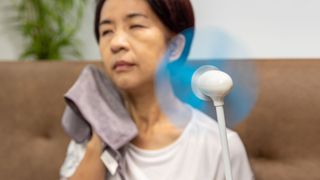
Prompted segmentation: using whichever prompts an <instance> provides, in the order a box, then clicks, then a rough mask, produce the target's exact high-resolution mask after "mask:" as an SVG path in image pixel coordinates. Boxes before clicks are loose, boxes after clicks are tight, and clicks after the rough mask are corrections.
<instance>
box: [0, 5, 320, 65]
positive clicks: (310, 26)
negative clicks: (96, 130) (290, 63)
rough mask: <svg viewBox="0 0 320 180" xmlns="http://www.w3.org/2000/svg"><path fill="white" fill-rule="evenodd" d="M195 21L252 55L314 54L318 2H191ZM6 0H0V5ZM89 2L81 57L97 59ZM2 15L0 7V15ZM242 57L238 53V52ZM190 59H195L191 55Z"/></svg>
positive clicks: (13, 43) (7, 44) (3, 36)
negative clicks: (213, 28) (227, 37)
mask: <svg viewBox="0 0 320 180" xmlns="http://www.w3.org/2000/svg"><path fill="white" fill-rule="evenodd" d="M191 1H192V2H193V4H194V8H195V11H196V16H197V25H198V27H199V29H200V31H198V32H201V29H202V28H203V27H208V26H210V27H217V28H219V29H220V30H222V31H223V32H225V33H227V34H228V35H230V37H232V38H233V40H235V41H237V42H238V43H239V44H240V45H241V46H242V47H244V48H245V49H247V53H244V54H242V56H245V57H246V56H247V57H251V58H319V57H320V11H319V7H320V1H319V0H191ZM6 2H8V1H4V0H0V5H3V4H5V3H6ZM93 13H94V5H93V1H92V3H91V4H90V5H89V6H88V8H87V14H86V17H85V21H84V24H83V26H82V29H81V30H80V33H79V37H81V39H83V43H84V44H83V51H82V52H83V54H84V59H99V52H98V48H97V45H96V42H95V40H94V36H93V25H92V24H93ZM6 17H7V15H6V13H5V12H4V11H3V10H1V11H0V19H5V18H6ZM5 26H6V25H5V24H4V23H3V22H1V23H0V60H4V59H5V60H15V59H16V58H17V57H18V53H19V51H20V50H21V40H19V38H17V37H15V38H13V37H14V36H13V35H8V33H6V32H4V31H3V28H4V27H5ZM240 57H241V56H240ZM195 58H197V57H196V56H195Z"/></svg>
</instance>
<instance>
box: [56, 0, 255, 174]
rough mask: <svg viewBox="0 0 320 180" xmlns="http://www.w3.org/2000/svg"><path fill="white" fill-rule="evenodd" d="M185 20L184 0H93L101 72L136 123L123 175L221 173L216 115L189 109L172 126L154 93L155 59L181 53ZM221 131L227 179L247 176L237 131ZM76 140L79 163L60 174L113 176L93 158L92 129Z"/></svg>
mask: <svg viewBox="0 0 320 180" xmlns="http://www.w3.org/2000/svg"><path fill="white" fill-rule="evenodd" d="M193 26H194V15H193V11H192V7H191V4H190V2H189V0H100V1H98V4H97V9H96V23H95V32H96V38H97V40H98V42H99V47H100V52H101V55H102V58H103V62H104V66H105V71H106V73H107V75H108V76H109V77H110V79H111V80H112V81H113V82H114V84H115V85H116V87H117V88H118V89H119V91H120V92H121V94H122V96H123V98H124V101H125V105H126V107H127V110H128V112H129V113H130V115H131V117H132V119H133V120H134V122H135V124H136V126H137V128H138V130H139V133H138V135H137V136H136V138H135V139H133V140H132V142H131V143H130V144H128V146H127V147H126V151H125V152H124V153H125V154H124V157H125V161H126V173H125V178H126V179H129V180H135V179H137V180H157V179H165V180H171V179H172V180H206V179H208V180H209V179H210V180H214V179H215V180H222V179H224V171H223V164H222V158H221V156H222V154H221V147H220V141H219V133H218V126H217V124H216V122H215V121H214V120H212V119H210V118H209V117H208V116H206V115H204V114H202V113H201V112H199V111H197V110H195V109H192V108H191V111H190V112H191V115H190V117H191V118H190V120H189V121H187V124H186V125H185V126H178V125H177V124H175V123H172V120H171V119H170V118H169V116H167V114H165V113H164V112H163V110H162V108H161V106H160V105H159V104H160V103H159V102H158V100H157V98H156V93H155V92H156V89H155V74H156V72H157V67H158V66H159V64H160V61H161V59H162V58H163V57H164V55H165V54H166V55H168V58H169V59H170V58H172V59H176V58H177V57H179V56H180V55H181V53H182V51H183V50H185V49H186V48H185V47H187V44H186V39H185V38H184V36H181V35H180V36H179V33H181V32H182V31H183V30H185V29H187V28H193ZM173 39H174V40H173ZM172 40H173V43H170V47H169V42H171V41H172ZM172 44H173V46H171V45H172ZM167 49H169V50H168V51H167ZM180 117H183V116H180ZM228 138H229V143H230V154H231V160H232V162H231V164H232V169H233V175H234V179H236V180H251V179H253V175H252V172H251V170H250V166H249V163H248V159H247V156H246V152H245V149H244V147H243V144H242V142H241V140H240V138H239V137H238V135H237V134H236V133H235V132H233V131H228ZM81 147H84V148H83V149H82V150H80V151H81V152H80V151H79V150H75V151H77V152H78V153H80V154H81V153H82V154H84V155H83V158H81V162H74V164H75V166H74V171H73V172H72V173H71V174H69V175H66V174H64V173H63V168H62V171H61V172H62V173H61V176H62V177H64V178H70V179H72V180H75V179H82V180H84V179H90V180H93V179H94V180H98V179H101V180H102V179H108V180H113V179H119V177H118V176H116V175H112V173H110V172H108V170H107V169H106V167H105V165H104V163H103V162H102V161H101V159H100V156H101V154H102V152H103V150H102V147H103V143H102V142H101V139H100V138H99V136H98V135H97V134H95V133H93V136H92V138H91V140H90V141H89V142H88V143H87V144H86V145H84V146H81ZM71 149H72V148H71ZM78 149H79V148H78ZM80 149H81V148H80ZM67 176H68V177H67Z"/></svg>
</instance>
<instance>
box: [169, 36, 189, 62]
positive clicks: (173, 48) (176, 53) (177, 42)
mask: <svg viewBox="0 0 320 180" xmlns="http://www.w3.org/2000/svg"><path fill="white" fill-rule="evenodd" d="M185 46H186V38H185V36H184V35H183V34H181V33H179V34H178V35H176V36H175V37H174V38H173V39H172V41H171V42H170V44H169V61H170V62H173V61H176V60H178V59H179V58H180V57H181V55H182V53H183V50H184V48H185Z"/></svg>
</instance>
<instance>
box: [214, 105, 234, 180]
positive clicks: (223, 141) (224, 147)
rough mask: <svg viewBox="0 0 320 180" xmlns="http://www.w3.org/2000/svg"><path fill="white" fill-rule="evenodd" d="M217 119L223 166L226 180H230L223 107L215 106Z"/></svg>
mask: <svg viewBox="0 0 320 180" xmlns="http://www.w3.org/2000/svg"><path fill="white" fill-rule="evenodd" d="M216 111H217V119H218V124H219V132H220V141H221V146H222V155H223V164H224V172H225V176H226V180H232V173H231V164H230V154H229V145H228V139H227V130H226V121H225V117H224V110H223V105H221V106H216Z"/></svg>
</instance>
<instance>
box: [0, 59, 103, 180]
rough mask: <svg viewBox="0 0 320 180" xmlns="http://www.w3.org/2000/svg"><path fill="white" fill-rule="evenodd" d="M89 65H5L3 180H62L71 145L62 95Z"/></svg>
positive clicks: (0, 70) (0, 82) (0, 67)
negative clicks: (62, 165)
mask: <svg viewBox="0 0 320 180" xmlns="http://www.w3.org/2000/svg"><path fill="white" fill-rule="evenodd" d="M88 63H89V62H1V63H0V86H1V89H0V114H1V120H0V137H2V138H3V141H2V143H1V146H0V152H1V153H0V159H1V163H0V177H1V178H0V179H10V180H18V179H19V180H21V179H33V180H37V179H39V180H43V179H46V180H50V179H52V180H56V179H58V177H59V168H60V166H61V164H62V161H63V159H64V156H65V152H66V146H67V143H68V141H69V139H68V137H67V135H66V134H65V133H64V131H63V129H62V127H61V123H60V120H61V116H62V113H63V110H64V107H65V104H64V100H63V95H64V93H65V92H66V91H67V89H68V88H70V87H71V85H72V84H73V82H74V81H75V80H76V78H77V76H78V74H79V73H80V71H81V69H82V68H83V67H84V66H85V65H86V64H88ZM95 64H99V65H101V63H98V62H95Z"/></svg>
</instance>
